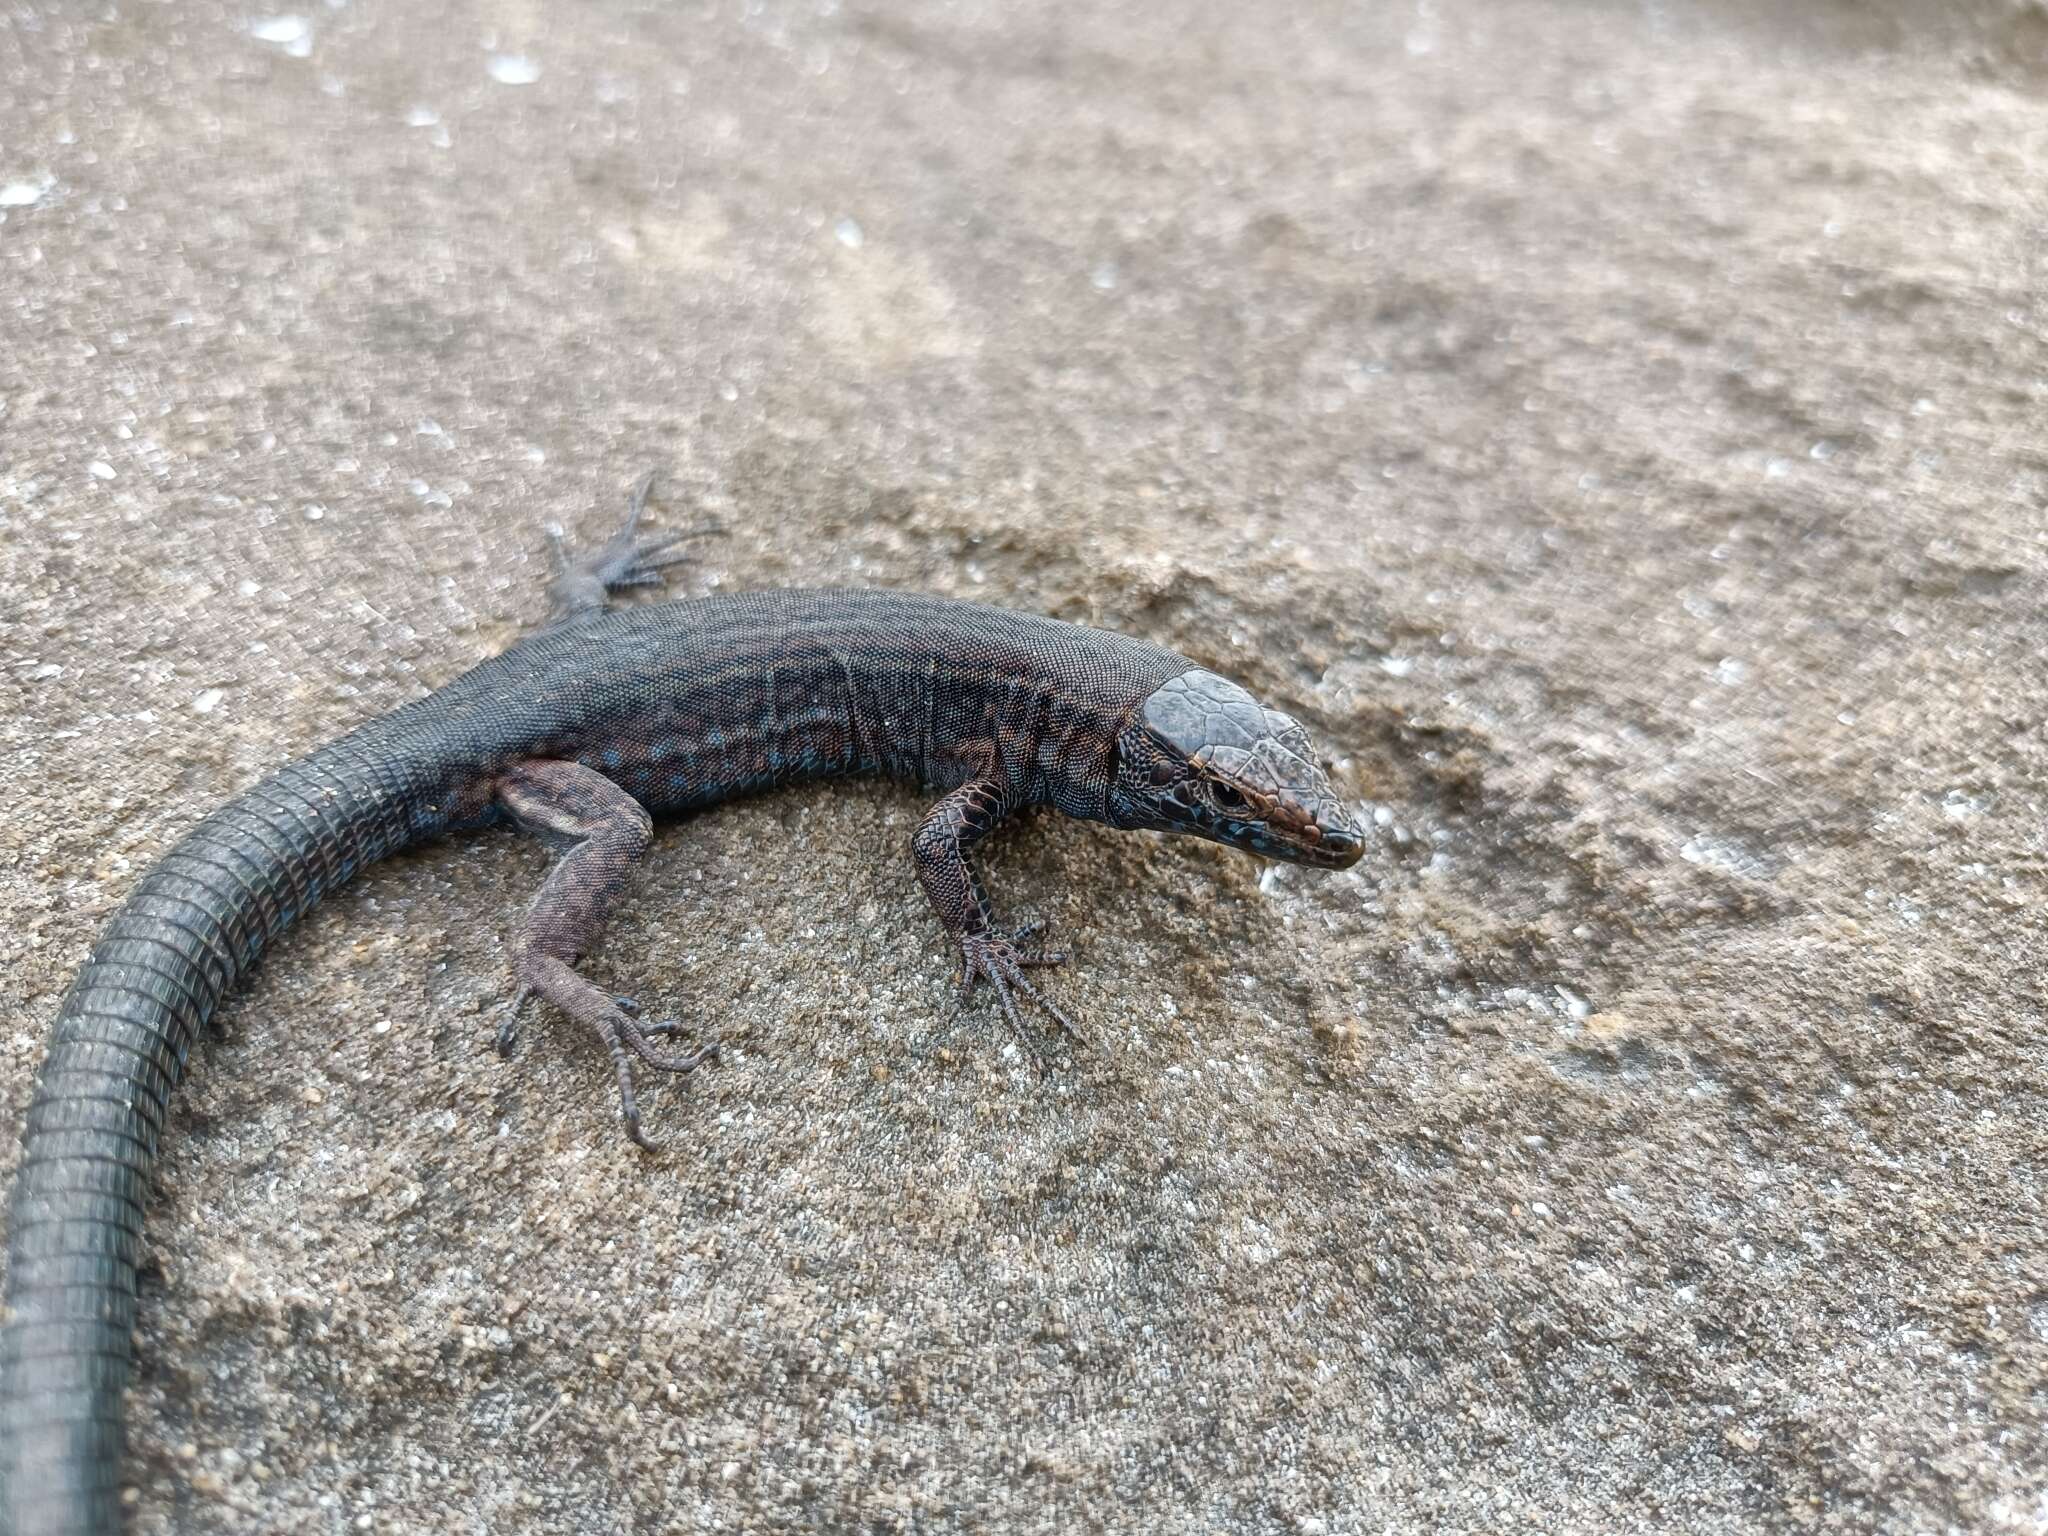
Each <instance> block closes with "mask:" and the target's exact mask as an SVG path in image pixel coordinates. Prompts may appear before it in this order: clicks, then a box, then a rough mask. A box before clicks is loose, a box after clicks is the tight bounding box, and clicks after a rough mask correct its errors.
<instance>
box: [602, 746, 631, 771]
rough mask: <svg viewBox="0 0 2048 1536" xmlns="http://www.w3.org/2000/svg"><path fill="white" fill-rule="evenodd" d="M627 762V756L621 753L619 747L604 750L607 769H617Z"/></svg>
mask: <svg viewBox="0 0 2048 1536" xmlns="http://www.w3.org/2000/svg"><path fill="white" fill-rule="evenodd" d="M625 760H626V754H625V753H623V752H621V751H620V750H619V749H618V748H617V747H606V748H605V749H604V765H605V767H607V768H617V767H618V766H619V765H620V764H621V763H623V762H625Z"/></svg>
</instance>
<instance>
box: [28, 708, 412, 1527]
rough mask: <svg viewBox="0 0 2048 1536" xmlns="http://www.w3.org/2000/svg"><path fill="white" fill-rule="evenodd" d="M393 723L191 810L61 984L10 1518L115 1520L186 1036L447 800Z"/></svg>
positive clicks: (36, 1133)
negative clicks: (282, 936)
mask: <svg viewBox="0 0 2048 1536" xmlns="http://www.w3.org/2000/svg"><path fill="white" fill-rule="evenodd" d="M382 725H384V722H375V723H373V724H372V725H370V726H366V727H364V728H363V730H361V731H358V732H357V733H356V734H354V735H353V736H349V737H344V738H343V739H342V740H340V741H338V742H335V743H334V744H333V745H332V746H329V747H327V748H325V749H323V750H322V751H320V752H317V753H315V754H314V755H312V756H311V757H308V758H305V759H303V760H301V761H300V762H297V763H294V764H292V765H291V766H289V767H286V768H283V769H281V770H279V771H278V772H276V773H274V774H272V775H271V776H270V777H269V778H268V779H265V780H264V781H263V782H262V783H261V784H258V785H257V786H256V787H255V788H254V789H252V790H250V791H249V792H248V793H247V794H245V795H243V796H242V797H241V798H239V799H238V800H236V801H234V802H233V803H232V804H230V805H228V806H226V807H224V808H223V809H221V810H219V811H216V812H215V813H214V814H213V815H211V816H209V817H207V819H206V820H205V821H203V822H201V823H200V824H199V825H198V826H197V827H195V828H194V829H193V830H192V832H191V833H190V834H189V835H188V836H187V837H186V838H185V839H184V840H183V841H182V842H180V843H179V844H178V845H177V847H176V848H174V849H173V850H172V851H171V852H170V853H169V854H168V855H166V856H165V858H164V860H163V861H162V862H161V863H160V864H158V865H157V866H156V867H155V868H154V869H152V870H151V871H150V872H149V874H148V875H147V876H146V877H145V878H144V879H143V880H142V882H141V884H140V885H138V886H137V887H136V890H135V892H134V894H133V895H132V896H130V897H129V898H128V900H127V902H126V903H125V904H123V906H122V907H121V910H120V911H119V912H117V913H116V914H115V915H114V917H113V918H112V919H111V920H110V921H109V922H108V924H107V926H106V929H105V931H104V932H103V933H102V934H101V935H100V939H99V942H98V944H97V945H96V946H95V947H94V949H93V952H92V957H91V958H90V959H89V960H88V961H87V962H86V963H85V966H84V968H83V969H82V970H81V971H80V972H79V973H78V977H77V979H76V980H75V981H74V982H73V983H72V985H71V990H70V991H69V992H68V993H67V994H66V995H65V998H64V1003H63V1006H62V1008H61V1009H60V1010H59V1012H58V1015H57V1021H56V1026H55V1030H54V1032H53V1035H52V1039H51V1042H50V1051H49V1055H48V1057H47V1058H46V1059H45V1060H44V1062H43V1067H42V1073H41V1075H40V1076H39V1077H38V1078H37V1081H36V1090H35V1098H34V1100H33V1102H32V1103H31V1104H30V1106H29V1111H28V1123H27V1127H26V1130H25V1131H24V1133H23V1139H22V1154H21V1167H20V1170H19V1172H18V1173H17V1174H16V1176H15V1180H14V1194H13V1199H12V1201H11V1202H10V1204H9V1207H8V1219H7V1292H6V1309H5V1311H4V1313H0V1319H4V1328H0V1536H60V1533H61V1536H108V1533H112V1532H115V1531H118V1530H119V1528H120V1515H119V1504H120V1470H121V1438H122V1436H121V1393H122V1388H123V1386H124V1385H125V1384H126V1382H127V1379H128V1364H129V1353H130V1338H129V1334H130V1330H131V1328H132V1327H133V1325H134V1319H135V1276H136V1267H137V1263H138V1261H139V1259H140V1257H141V1252H142V1206H143V1196H144V1193H145V1190H146V1187H147V1184H148V1180H149V1170H150V1165H151V1163H152V1162H153V1161H154V1160H155V1157H156V1145H157V1136H158V1133H159V1132H160V1131H161V1130H162V1129H163V1123H164V1107H165V1103H166V1101H167V1100H168V1099H169V1097H170V1094H171V1090H172V1089H173V1088H174V1087H175V1086H176V1085H177V1082H178V1079H179V1077H180V1076H181V1075H182V1074H183V1071H184V1067H185V1056H186V1053H187V1052H188V1051H189V1050H190V1048H191V1045H192V1041H193V1038H194V1036H195V1035H197V1033H198V1032H199V1029H200V1027H201V1026H202V1025H204V1024H205V1022H206V1020H207V1018H208V1017H209V1016H210V1015H211V1014H212V1012H213V1010H214V1008H215V1006H216V1005H217V1004H218V1003H219V1002H220V1000H221V998H222V996H223V995H224V994H225V993H226V992H227V991H228V989H229V988H230V987H232V986H233V985H234V984H235V982H236V980H237V979H238V978H239V977H241V976H242V975H243V974H244V973H246V972H247V971H248V969H249V967H250V966H251V964H253V963H254V961H255V959H256V957H257V955H258V954H260V953H261V952H262V950H263V947H264V945H265V944H267V943H268V942H269V941H270V940H271V938H273V937H274V936H275V935H276V934H278V933H279V932H281V931H282V930H283V929H284V928H285V927H286V926H287V925H288V924H290V923H291V922H292V921H293V920H294V919H295V918H297V917H299V916H300V915H301V914H303V913H304V912H305V911H306V910H307V909H308V908H309V907H311V906H312V904H313V903H314V902H315V901H317V900H319V898H320V897H321V896H322V895H324V894H325V893H326V892H328V891H331V890H333V889H334V888H335V887H336V886H338V885H340V884H342V883H343V882H344V881H346V880H347V879H349V877H350V876H351V875H353V874H354V873H355V872H356V871H357V870H359V869H361V868H363V867H365V866H366V865H368V864H370V863H373V862H374V861H376V860H377V859H380V858H382V857H384V856H385V855H386V854H388V853H391V852H394V851H396V850H397V849H399V848H401V847H403V846H405V845H406V844H408V843H411V842H414V841H416V840H418V839H419V838H420V837H422V836H424V835H428V834H431V833H432V832H433V831H435V830H438V827H439V826H440V825H441V824H443V823H445V821H446V819H447V818H446V816H445V815H444V814H443V813H442V810H441V808H440V807H439V806H437V805H435V804H433V803H431V802H433V801H434V800H436V799H438V798H440V797H439V796H437V795H436V794H435V793H434V792H433V791H434V787H435V785H434V780H435V778H436V777H437V776H436V775H435V774H434V772H433V771H432V769H431V767H430V766H428V765H425V764H422V765H420V766H418V767H408V766H404V765H405V763H406V761H407V760H406V757H405V755H404V754H403V753H402V752H401V753H394V752H393V751H391V749H390V743H389V742H388V738H387V740H386V741H384V742H378V741H376V740H375V739H374V738H375V737H376V736H377V735H379V734H382V733H381V732H380V731H379V727H380V726H382ZM379 748H381V750H379Z"/></svg>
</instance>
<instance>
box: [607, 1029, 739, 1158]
mask: <svg viewBox="0 0 2048 1536" xmlns="http://www.w3.org/2000/svg"><path fill="white" fill-rule="evenodd" d="M618 1001H620V1002H625V1001H629V1000H628V999H619V1000H618ZM639 1011H640V1010H639V1007H638V1005H635V1006H634V1007H633V1009H632V1010H631V1011H630V1012H629V1011H627V1009H625V1008H623V1007H622V1008H619V1009H618V1010H617V1016H616V1017H615V1018H614V1019H613V1020H612V1024H611V1027H610V1028H609V1029H600V1030H599V1033H600V1034H602V1035H603V1036H604V1043H605V1047H606V1049H608V1050H609V1051H610V1052H611V1053H612V1066H613V1067H614V1068H615V1069H616V1070H617V1072H618V1074H619V1118H620V1119H622V1120H624V1121H625V1122H626V1134H627V1135H628V1136H630V1137H632V1138H633V1144H634V1145H635V1146H637V1147H639V1148H640V1149H641V1150H642V1151H643V1152H652V1151H654V1150H655V1146H654V1143H653V1142H651V1141H649V1140H648V1139H647V1137H646V1136H645V1135H644V1134H642V1132H641V1130H640V1105H639V1103H638V1102H637V1101H636V1100H635V1099H634V1097H633V1072H632V1066H631V1062H630V1060H629V1058H628V1056H627V1054H626V1053H627V1052H628V1051H630V1052H632V1054H633V1055H634V1056H637V1057H639V1058H640V1059H641V1060H642V1061H644V1062H645V1063H646V1064H647V1065H648V1066H650V1067H652V1068H654V1069H655V1071H657V1072H694V1071H696V1070H697V1068H699V1067H701V1066H703V1065H704V1063H705V1062H707V1061H716V1060H717V1059H718V1042H717V1041H716V1040H706V1041H705V1042H704V1043H703V1044H702V1045H700V1046H698V1047H697V1049H695V1050H694V1051H685V1052H683V1053H682V1054H681V1055H673V1056H672V1055H668V1054H665V1053H664V1052H661V1051H657V1050H656V1049H655V1048H654V1046H653V1045H652V1044H651V1043H650V1042H651V1041H652V1039H653V1038H654V1037H655V1036H657V1035H663V1036H667V1035H679V1034H682V1033H683V1026H682V1025H681V1024H680V1023H679V1022H678V1021H676V1020H675V1019H664V1020H663V1021H662V1022H661V1023H659V1024H647V1025H642V1024H641V1023H640V1021H639V1019H638V1018H637V1017H635V1015H637V1014H638V1013H639Z"/></svg>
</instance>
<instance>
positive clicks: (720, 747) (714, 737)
mask: <svg viewBox="0 0 2048 1536" xmlns="http://www.w3.org/2000/svg"><path fill="white" fill-rule="evenodd" d="M704 741H705V743H706V745H708V746H709V747H710V748H711V750H712V751H714V752H723V751H724V750H725V732H723V731H721V730H720V729H719V728H718V727H717V726H715V725H714V726H713V727H711V729H710V730H709V731H706V732H705V733H704Z"/></svg>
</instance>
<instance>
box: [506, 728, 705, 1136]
mask: <svg viewBox="0 0 2048 1536" xmlns="http://www.w3.org/2000/svg"><path fill="white" fill-rule="evenodd" d="M498 800H499V803H500V804H502V805H503V806H504V807H505V809H506V810H508V811H510V812H511V814H512V817H513V819H514V820H515V821H517V822H518V823H519V825H520V826H521V827H522V828H523V829H525V830H526V831H528V832H531V833H533V834H534V835H535V836H537V837H540V838H542V839H543V840H544V841H546V842H548V843H549V844H551V845H552V846H554V847H555V848H557V849H559V850H560V853H561V856H560V857H559V858H558V859H556V861H555V867H554V868H553V869H551V870H549V871H548V878H547V880H546V882H545V883H544V884H543V885H542V886H541V888H540V894H539V895H537V896H536V897H534V900H533V906H532V907H531V908H530V909H529V910H528V912H527V914H526V921H525V923H524V924H523V925H522V927H521V930H520V935H519V958H518V962H517V965H518V977H519V992H518V994H517V996H515V997H514V999H513V1002H512V1011H511V1013H510V1015H508V1017H507V1018H506V1020H505V1024H504V1027H503V1028H502V1029H501V1030H499V1032H498V1048H499V1050H501V1051H506V1052H509V1051H510V1050H511V1047H512V1040H513V1031H514V1027H515V1025H516V1023H517V1020H518V1016H519V1010H520V1009H521V1008H522V1007H523V1006H524V1005H525V1003H526V1001H527V999H528V998H530V997H535V996H538V997H540V998H541V999H542V1000H544V1001H546V1002H550V1003H553V1004H554V1005H555V1006H556V1007H557V1008H559V1009H561V1010H562V1012H564V1013H566V1014H568V1015H569V1016H570V1017H571V1018H573V1019H575V1020H576V1021H577V1022H578V1023H580V1024H582V1025H584V1026H585V1027H586V1028H588V1029H590V1030H593V1031H595V1032H596V1034H597V1037H598V1038H599V1039H600V1040H602V1041H603V1042H604V1046H605V1050H606V1051H607V1052H608V1053H609V1054H610V1056H611V1058H612V1070H613V1071H614V1072H615V1073H617V1075H618V1080H619V1113H620V1116H621V1118H623V1119H624V1120H625V1122H626V1134H627V1135H628V1136H630V1137H632V1138H633V1140H634V1141H635V1142H636V1143H638V1144H639V1145H640V1146H642V1147H646V1148H648V1149H649V1150H652V1149H653V1143H652V1142H650V1141H649V1140H648V1139H647V1138H646V1137H645V1136H643V1135H642V1134H641V1132H640V1107H639V1104H638V1103H637V1101H636V1100H635V1099H634V1097H633V1072H632V1062H633V1059H634V1058H635V1057H638V1058H639V1059H640V1060H641V1061H643V1062H645V1063H646V1064H647V1065H648V1066H650V1067H654V1068H656V1069H658V1070H660V1071H663V1072H688V1071H691V1070H693V1069H695V1068H696V1067H698V1066H700V1065H701V1064H702V1063H704V1062H705V1061H707V1060H709V1059H710V1058H712V1057H714V1056H716V1055H717V1054H718V1047H717V1045H715V1044H707V1045H704V1046H701V1047H699V1048H698V1049H697V1050H694V1051H690V1052H687V1053H685V1054H683V1055H667V1054H664V1053H663V1052H661V1051H658V1050H656V1049H655V1048H654V1046H653V1045H652V1044H651V1043H650V1038H649V1037H650V1036H653V1035H666V1034H674V1033H675V1032H676V1030H677V1028H678V1026H676V1025H674V1024H656V1025H642V1024H641V1023H640V1021H639V1018H638V1014H639V1009H638V1007H637V1006H634V1005H632V1004H631V1003H629V1002H627V1001H626V1000H625V999H622V998H619V997H616V996H614V995H613V994H611V993H609V992H604V991H600V990H599V989H598V988H597V987H595V986H593V985H592V984H591V983H590V982H589V981H588V980H586V979H585V978H584V977H583V976H581V975H579V974H577V972H576V969H575V966H576V962H577V961H578V960H580V959H582V958H583V956H584V955H585V954H586V953H587V952H588V951H589V950H590V949H591V947H592V946H593V945H595V944H596V943H597V940H598V935H599V934H600V933H602V932H603V931H604V923H605V919H606V918H607V917H609V916H610V915H611V910H612V903H613V902H615V901H617V900H618V897H619V893H620V892H621V891H622V890H624V889H625V885H626V880H627V877H628V876H629V875H631V873H632V871H633V866H634V865H635V864H636V863H638V862H639V859H640V855H641V854H642V853H644V852H645V851H646V849H647V840H648V838H649V837H650V836H651V835H652V834H653V830H654V827H653V822H652V821H650V820H649V818H648V815H647V812H646V811H645V810H643V809H642V808H641V805H640V802H639V801H637V800H635V799H634V798H633V797H632V796H631V795H629V794H627V793H626V792H625V791H624V790H623V789H621V788H619V786H618V785H616V784H614V783H613V782H612V781H611V780H610V779H608V778H606V777H605V776H604V775H603V774H601V773H599V772H597V771H596V770H595V769H592V768H586V767H584V766H583V765H582V764H581V763H569V762H557V761H552V760H536V761H532V762H526V763H521V764H519V765H518V766H517V767H515V768H512V769H511V770H509V771H508V772H506V773H505V774H504V775H502V776H501V777H500V778H499V780H498Z"/></svg>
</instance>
